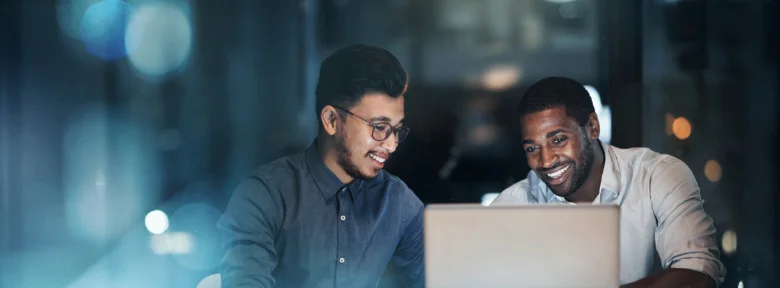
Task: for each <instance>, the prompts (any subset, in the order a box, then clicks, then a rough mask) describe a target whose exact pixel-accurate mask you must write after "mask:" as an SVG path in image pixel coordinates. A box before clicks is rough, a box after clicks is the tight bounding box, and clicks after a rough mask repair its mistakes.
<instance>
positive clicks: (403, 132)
mask: <svg viewBox="0 0 780 288" xmlns="http://www.w3.org/2000/svg"><path fill="white" fill-rule="evenodd" d="M330 106H333V108H336V109H339V110H341V111H344V112H347V114H349V115H352V116H355V118H358V119H360V120H363V122H366V124H368V125H369V126H371V138H374V140H376V141H379V142H382V141H385V140H387V138H390V135H391V134H395V139H396V142H398V143H401V142H402V141H404V139H406V137H407V136H409V131H410V130H411V128H409V127H408V126H406V125H401V127H398V128H395V127H393V125H391V124H390V123H387V122H378V123H374V122H371V121H368V120H366V119H364V118H363V117H360V116H358V115H355V113H352V112H351V111H349V110H347V109H346V108H343V107H339V106H335V105H330ZM382 127H386V128H382ZM388 128H389V129H388ZM377 131H379V132H378V133H380V135H381V133H384V138H382V137H377Z"/></svg>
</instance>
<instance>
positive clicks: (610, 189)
mask: <svg viewBox="0 0 780 288" xmlns="http://www.w3.org/2000/svg"><path fill="white" fill-rule="evenodd" d="M599 145H600V146H601V149H602V150H603V151H604V171H603V172H602V173H601V185H600V186H599V194H598V195H597V196H596V199H594V200H593V204H599V203H604V204H606V203H610V202H613V201H615V200H616V199H617V198H618V195H619V194H620V166H619V165H617V158H616V156H615V153H614V151H612V146H610V145H608V144H604V143H603V142H601V140H599ZM539 183H540V184H541V186H543V189H544V190H545V191H547V193H548V195H550V196H551V197H548V198H547V203H555V202H558V203H570V202H569V201H566V199H565V198H563V197H560V196H558V195H555V193H552V191H550V188H549V187H547V185H545V184H544V182H542V181H539ZM571 204H574V203H571Z"/></svg>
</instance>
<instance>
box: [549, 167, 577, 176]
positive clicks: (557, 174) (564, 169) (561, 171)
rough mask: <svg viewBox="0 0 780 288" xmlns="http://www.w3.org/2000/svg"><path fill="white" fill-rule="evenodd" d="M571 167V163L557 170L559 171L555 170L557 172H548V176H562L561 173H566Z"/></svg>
mask: <svg viewBox="0 0 780 288" xmlns="http://www.w3.org/2000/svg"><path fill="white" fill-rule="evenodd" d="M569 167H571V165H569V166H566V167H564V168H563V169H561V170H558V171H557V172H555V173H550V174H547V177H550V178H558V177H561V175H563V173H564V172H566V170H569Z"/></svg>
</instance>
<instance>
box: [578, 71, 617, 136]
mask: <svg viewBox="0 0 780 288" xmlns="http://www.w3.org/2000/svg"><path fill="white" fill-rule="evenodd" d="M583 87H585V90H586V91H588V95H590V100H591V101H592V102H593V109H594V110H595V111H596V116H598V119H599V126H600V128H601V131H600V132H599V140H601V142H604V143H606V144H609V143H610V142H611V141H612V110H611V109H610V108H609V106H605V105H604V102H602V101H601V94H600V93H599V91H598V90H596V87H593V86H590V85H583Z"/></svg>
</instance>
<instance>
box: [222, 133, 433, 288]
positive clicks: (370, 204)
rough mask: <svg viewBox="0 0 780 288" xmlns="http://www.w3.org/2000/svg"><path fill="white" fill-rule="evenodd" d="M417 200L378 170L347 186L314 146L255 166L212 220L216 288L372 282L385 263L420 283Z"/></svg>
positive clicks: (408, 283) (406, 281)
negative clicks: (217, 250)
mask: <svg viewBox="0 0 780 288" xmlns="http://www.w3.org/2000/svg"><path fill="white" fill-rule="evenodd" d="M422 211H423V204H422V202H421V201H420V200H419V199H418V198H417V196H415V194H414V193H413V192H412V191H411V190H409V188H408V187H407V186H406V184H404V182H402V181H401V180H400V179H398V178H396V177H395V176H393V175H390V174H389V173H387V172H385V171H384V170H382V171H381V172H380V173H379V174H378V175H377V177H375V178H374V179H370V180H355V181H353V182H351V183H349V184H347V185H344V184H343V183H341V181H340V180H339V179H338V178H337V177H336V175H334V174H333V173H332V172H331V171H330V170H329V169H328V168H327V167H326V166H325V163H324V162H323V161H322V158H321V157H320V155H319V153H318V152H317V149H316V147H315V145H312V146H311V147H309V148H308V149H307V150H306V151H304V152H302V153H299V154H296V155H293V156H289V157H284V158H281V159H279V160H276V161H274V162H271V163H270V164H267V165H264V166H261V167H259V168H257V169H256V170H255V171H254V172H253V173H252V174H251V176H250V177H248V178H247V179H245V180H243V182H242V183H241V184H240V185H239V187H238V188H237V189H236V190H235V192H234V193H233V196H232V198H231V199H230V202H229V204H228V206H227V209H226V211H225V214H224V215H223V216H222V218H221V219H220V221H219V227H220V228H221V230H222V231H223V243H224V245H225V246H224V247H225V249H226V251H225V256H224V258H223V263H222V264H223V265H222V268H221V277H222V287H225V288H230V287H283V288H287V287H291V288H292V287H294V288H306V287H360V288H364V287H376V286H377V285H378V284H379V280H380V278H381V276H382V273H383V272H384V271H385V268H386V267H387V265H388V264H389V263H390V262H391V261H392V262H393V263H394V264H395V266H396V267H397V268H399V269H398V270H399V272H400V273H399V274H400V275H401V276H404V277H402V278H401V279H399V280H401V281H403V282H402V283H403V284H401V285H403V287H422V286H424V270H423V263H424V260H423V235H422V217H423V216H422Z"/></svg>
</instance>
